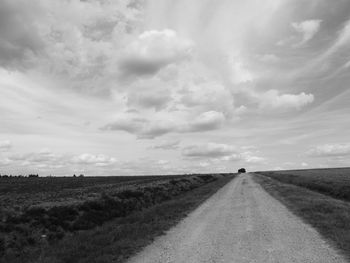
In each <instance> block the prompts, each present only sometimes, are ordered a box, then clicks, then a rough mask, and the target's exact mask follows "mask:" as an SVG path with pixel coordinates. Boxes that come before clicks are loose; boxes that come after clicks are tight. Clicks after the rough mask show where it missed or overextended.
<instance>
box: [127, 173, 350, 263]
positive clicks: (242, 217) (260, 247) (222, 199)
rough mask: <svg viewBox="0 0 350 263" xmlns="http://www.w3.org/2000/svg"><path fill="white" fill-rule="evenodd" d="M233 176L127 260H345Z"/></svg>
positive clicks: (144, 262)
mask: <svg viewBox="0 0 350 263" xmlns="http://www.w3.org/2000/svg"><path fill="white" fill-rule="evenodd" d="M251 177H252V175H251V174H242V175H239V176H238V177H237V178H236V179H234V180H232V181H231V182H230V183H228V184H227V185H226V186H224V187H223V188H222V189H220V190H219V191H218V192H217V193H216V194H215V195H213V196H212V197H211V198H209V199H208V200H207V201H206V202H204V203H203V204H202V205H201V206H200V207H198V208H197V209H196V210H195V211H194V212H192V213H191V214H189V216H188V217H186V218H185V219H184V220H183V221H182V222H180V223H179V224H178V225H177V226H175V227H174V228H172V229H171V230H169V231H168V232H167V234H166V235H164V236H161V237H160V238H158V239H156V240H155V242H153V243H152V244H151V245H149V246H148V247H146V248H145V249H144V250H143V251H141V252H140V253H139V254H137V255H136V256H134V257H133V258H131V259H130V260H129V261H128V263H182V262H183V263H197V262H215V263H218V262H227V263H248V262H249V263H253V262H256V263H264V262H266V263H270V262H271V263H277V262H278V263H289V262H294V263H296V262H298V263H299V262H300V263H306V262H307V263H313V262H314V263H332V262H335V263H345V262H347V261H346V260H345V258H343V257H342V256H341V255H340V254H338V253H337V252H336V251H335V250H334V249H332V248H331V247H330V246H329V245H328V244H327V243H326V242H325V241H323V240H322V238H321V237H320V235H319V234H318V233H317V232H316V231H315V230H314V229H313V228H311V227H310V226H308V225H306V224H305V223H303V222H302V221H301V220H300V219H299V218H297V217H296V216H294V215H293V214H292V213H290V212H289V211H288V210H287V209H286V208H285V207H284V206H283V205H282V204H281V203H280V202H278V201H277V200H275V199H274V198H272V197H271V196H270V195H269V194H267V193H266V192H265V191H264V190H263V189H262V188H261V186H260V185H258V184H257V183H255V182H254V181H253V180H252V178H251Z"/></svg>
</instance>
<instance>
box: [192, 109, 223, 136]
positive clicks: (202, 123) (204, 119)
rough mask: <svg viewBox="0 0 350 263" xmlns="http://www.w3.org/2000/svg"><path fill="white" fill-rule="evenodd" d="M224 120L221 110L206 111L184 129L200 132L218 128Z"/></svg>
mask: <svg viewBox="0 0 350 263" xmlns="http://www.w3.org/2000/svg"><path fill="white" fill-rule="evenodd" d="M224 121H225V116H224V114H223V113H222V112H217V111H207V112H203V113H202V114H200V115H199V116H198V117H197V118H195V119H194V120H193V121H192V122H190V123H189V125H188V126H187V127H186V128H185V131H191V132H200V131H211V130H217V129H219V128H220V127H221V126H222V125H223V123H224Z"/></svg>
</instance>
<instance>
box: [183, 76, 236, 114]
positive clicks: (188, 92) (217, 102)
mask: <svg viewBox="0 0 350 263" xmlns="http://www.w3.org/2000/svg"><path fill="white" fill-rule="evenodd" d="M179 96H180V99H179V103H180V104H181V105H183V106H185V107H187V108H189V109H193V108H195V109H199V110H201V111H208V110H215V111H222V112H225V114H228V113H230V112H232V111H233V110H234V103H233V96H232V94H231V92H230V90H229V89H228V88H227V87H225V86H224V85H222V84H221V83H219V82H214V81H208V82H203V83H190V84H187V85H186V86H185V87H184V88H183V89H181V90H180V91H179Z"/></svg>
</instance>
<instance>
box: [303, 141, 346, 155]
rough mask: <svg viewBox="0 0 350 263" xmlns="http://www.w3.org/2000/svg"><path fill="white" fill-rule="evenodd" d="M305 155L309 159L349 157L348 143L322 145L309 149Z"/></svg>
mask: <svg viewBox="0 0 350 263" xmlns="http://www.w3.org/2000/svg"><path fill="white" fill-rule="evenodd" d="M306 155H308V156H311V157H332V156H347V155H350V143H343V144H324V145H320V146H316V147H314V148H311V149H309V150H308V151H307V152H306Z"/></svg>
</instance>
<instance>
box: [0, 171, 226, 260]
mask: <svg viewBox="0 0 350 263" xmlns="http://www.w3.org/2000/svg"><path fill="white" fill-rule="evenodd" d="M232 176H233V175H232V174H231V175H190V176H169V177H167V176H163V177H136V178H130V177H129V178H126V177H121V178H118V177H111V178H107V177H105V178H1V179H0V180H1V181H2V180H4V182H5V184H7V186H8V188H7V191H4V192H2V193H1V196H0V198H1V210H0V211H1V218H2V221H1V223H0V234H1V235H0V254H1V256H2V260H4V262H36V260H37V259H38V257H39V256H40V258H42V259H43V258H44V255H43V253H44V251H45V257H46V258H49V260H48V261H47V262H78V261H77V259H76V258H75V257H76V255H79V258H81V260H80V261H79V262H95V261H93V260H91V261H89V260H90V259H91V257H92V258H94V257H96V255H95V256H91V255H90V256H89V253H90V254H91V253H92V254H94V253H95V252H94V249H100V248H98V246H99V244H104V246H106V247H110V246H112V245H113V251H114V252H113V253H114V254H113V255H114V257H117V258H120V260H122V259H123V258H125V257H126V256H128V255H130V253H132V252H133V251H134V250H135V249H137V248H139V247H140V246H141V247H142V245H143V244H147V242H150V238H153V237H154V236H156V235H158V234H160V233H161V232H162V231H164V230H166V229H167V227H169V226H171V225H172V224H174V222H176V221H177V220H179V219H180V218H181V216H183V215H184V214H186V213H187V212H188V211H189V210H190V209H193V208H194V207H195V206H196V205H198V203H200V202H201V201H203V199H205V198H207V197H208V196H209V195H210V194H212V193H213V192H215V191H216V190H217V189H218V188H220V187H221V186H222V185H224V184H225V183H227V182H228V181H229V180H231V179H232ZM118 179H119V180H118ZM11 180H13V182H11ZM19 180H20V182H19V183H18V184H16V183H15V182H16V181H17V182H18V181H19ZM43 185H48V187H43ZM11 186H13V187H12V188H11ZM35 188H37V189H38V190H37V191H33V189H35ZM18 189H27V190H18ZM201 189H202V190H201ZM21 191H23V192H24V196H25V198H24V197H23V196H21V194H20V192H21ZM201 191H202V192H201ZM198 193H202V194H198ZM184 195H186V196H187V199H188V200H187V203H188V205H186V202H184V201H185V200H183V199H181V198H182V197H183V196H184ZM197 195H198V196H197ZM177 199H179V200H180V199H181V202H182V203H185V205H183V206H181V202H180V201H179V202H178V203H177V202H176V200H177ZM174 200H175V201H174ZM6 201H7V202H6ZM159 206H162V208H161V209H163V210H164V212H162V213H167V214H163V215H162V213H160V212H159V211H158V210H157V207H159ZM173 208H174V209H173ZM152 209H155V210H154V211H153V210H152ZM163 210H162V211H163ZM152 211H153V212H152ZM158 213H159V215H158ZM135 215H136V216H135ZM162 216H163V218H162ZM140 220H141V221H140ZM145 220H146V221H147V222H148V223H147V222H146V223H145V222H144V221H145ZM130 222H132V223H130ZM149 222H151V223H149ZM111 225H113V229H114V230H113V231H111V229H110V228H111ZM148 225H149V227H147V226H148ZM108 226H109V228H108ZM144 228H145V229H144ZM106 229H108V231H106ZM135 229H137V230H135ZM118 231H119V232H118ZM128 231H129V232H128ZM103 233H104V234H103ZM111 233H114V234H113V236H111ZM135 235H136V236H137V237H138V239H136V240H138V244H135V243H132V241H135ZM86 236H89V238H88V239H87V238H86ZM107 237H108V238H107ZM130 237H134V238H133V239H130ZM101 238H102V239H104V238H107V240H108V242H109V243H108V244H106V242H107V241H106V240H105V242H102V241H101ZM125 240H127V242H125ZM100 241H101V242H102V243H100ZM82 242H83V243H84V242H85V245H84V246H83V247H82V246H81V243H82ZM86 242H87V243H86ZM118 246H119V249H118ZM57 247H59V250H60V251H65V252H64V255H63V254H57V251H58V249H57ZM44 248H45V249H44ZM121 248H125V249H124V250H123V249H121ZM82 254H83V255H84V256H83V255H82ZM87 254H88V255H87ZM107 255H108V253H107V252H106V255H98V257H102V258H105V257H106V258H109V262H110V259H111V258H110V257H108V256H107ZM63 256H64V257H65V258H66V259H67V258H69V257H71V259H72V260H73V258H75V259H74V260H73V261H69V260H68V259H67V260H65V259H62V257H63ZM0 262H1V259H0ZM99 262H104V261H99ZM106 262H107V261H106Z"/></svg>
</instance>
